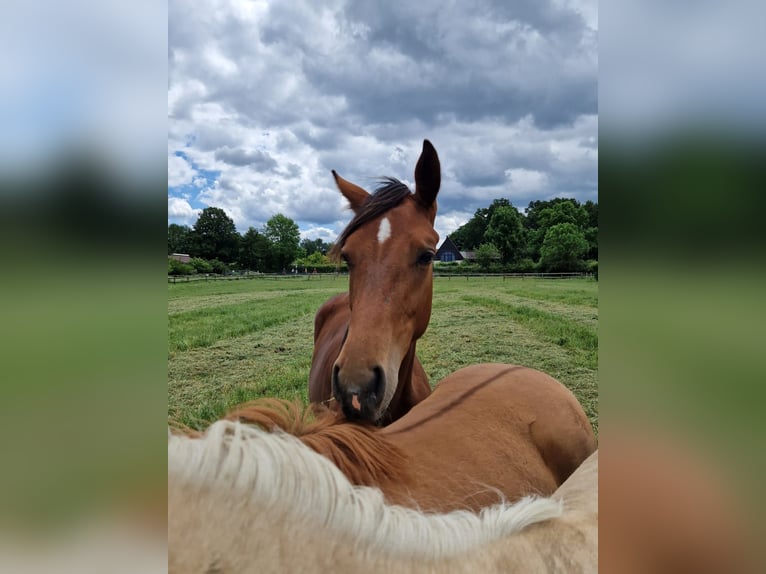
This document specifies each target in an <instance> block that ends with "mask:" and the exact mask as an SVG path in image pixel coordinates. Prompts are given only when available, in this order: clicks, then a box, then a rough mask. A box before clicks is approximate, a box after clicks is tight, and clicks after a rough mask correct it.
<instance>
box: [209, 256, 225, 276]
mask: <svg viewBox="0 0 766 574" xmlns="http://www.w3.org/2000/svg"><path fill="white" fill-rule="evenodd" d="M209 263H210V267H212V268H213V273H218V274H219V275H226V274H227V273H228V272H229V266H228V265H226V263H224V262H223V261H220V260H218V259H213V260H211V261H209Z"/></svg>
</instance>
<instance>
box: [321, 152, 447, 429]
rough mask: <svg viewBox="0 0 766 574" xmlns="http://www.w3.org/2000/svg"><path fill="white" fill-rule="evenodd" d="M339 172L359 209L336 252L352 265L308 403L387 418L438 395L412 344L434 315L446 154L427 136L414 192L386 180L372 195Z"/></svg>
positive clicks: (328, 320)
mask: <svg viewBox="0 0 766 574" xmlns="http://www.w3.org/2000/svg"><path fill="white" fill-rule="evenodd" d="M332 173H333V176H334V177H335V183H336V184H337V186H338V189H339V190H340V192H341V193H342V194H343V196H344V197H345V198H346V199H347V200H348V202H349V205H350V206H351V209H352V210H353V211H354V217H353V219H352V220H351V222H350V223H349V224H348V226H347V227H346V229H345V230H344V231H343V232H342V233H341V234H340V236H339V237H338V240H337V241H336V243H335V245H334V247H333V249H332V251H331V256H333V257H336V258H337V257H340V258H341V259H342V260H343V261H345V262H346V264H347V265H348V269H349V288H348V293H343V294H341V295H338V296H336V297H333V298H332V299H330V300H329V301H327V302H326V303H325V304H324V305H323V306H322V307H321V308H320V309H319V311H318V312H317V315H316V319H315V322H314V354H313V357H312V360H311V370H310V373H309V400H310V401H312V402H315V403H319V402H325V401H328V400H330V399H331V398H334V399H335V400H336V401H337V403H336V405H335V407H336V408H337V407H340V408H341V409H342V410H343V412H344V413H345V415H346V416H347V417H348V418H349V419H361V420H364V421H369V422H377V423H387V422H390V421H392V420H396V419H398V418H399V417H401V416H402V415H404V414H405V413H406V412H407V411H408V410H409V409H411V408H412V407H413V406H414V405H416V404H417V403H418V402H420V401H421V400H423V399H424V398H425V397H427V396H428V395H429V394H430V392H431V388H430V386H429V384H428V377H427V376H426V373H425V371H424V370H423V367H422V365H421V364H420V362H419V361H418V359H417V357H416V356H415V343H416V341H417V340H418V339H419V338H420V337H421V336H422V335H423V333H424V332H425V330H426V328H427V327H428V321H429V320H430V318H431V298H432V295H433V266H432V261H433V257H434V254H435V253H436V244H437V242H438V241H439V235H438V234H437V233H436V231H435V230H434V219H435V217H436V195H437V193H438V192H439V186H440V185H441V167H440V164H439V157H438V156H437V154H436V150H435V149H434V147H433V145H431V142H429V141H428V140H425V141H424V142H423V151H422V152H421V154H420V158H419V159H418V161H417V165H416V166H415V193H411V192H410V190H409V189H408V188H407V186H406V185H404V184H403V183H401V182H400V181H398V180H396V179H393V178H388V179H386V180H384V184H383V185H382V186H381V187H379V188H378V189H377V190H376V191H375V193H373V194H369V193H368V192H367V191H365V190H364V189H362V188H361V187H359V186H358V185H355V184H353V183H351V182H348V181H346V180H344V179H343V178H342V177H340V176H339V175H338V174H337V173H336V172H335V171H333V172H332Z"/></svg>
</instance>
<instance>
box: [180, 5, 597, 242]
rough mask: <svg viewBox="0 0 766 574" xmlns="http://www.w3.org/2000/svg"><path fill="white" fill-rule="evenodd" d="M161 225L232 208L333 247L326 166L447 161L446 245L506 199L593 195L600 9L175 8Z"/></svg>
mask: <svg viewBox="0 0 766 574" xmlns="http://www.w3.org/2000/svg"><path fill="white" fill-rule="evenodd" d="M168 18H169V37H168V116H169V133H168V221H169V222H170V223H182V224H188V225H192V224H193V223H194V222H195V221H196V217H197V214H198V213H199V211H200V210H201V209H202V208H204V207H207V206H216V207H221V208H223V209H224V210H225V211H226V212H227V213H228V214H229V215H230V216H231V217H232V218H233V219H234V222H235V223H236V225H237V228H238V229H239V231H240V232H244V231H245V230H247V228H248V227H250V226H253V227H256V228H260V227H261V226H262V225H263V224H264V223H265V222H266V221H267V220H268V219H269V218H270V217H271V216H272V215H274V214H276V213H283V214H284V215H287V216H288V217H290V218H292V219H294V220H296V221H297V222H298V224H299V226H300V228H301V232H302V235H303V236H304V237H311V238H315V237H321V238H323V239H325V240H333V239H334V238H335V236H336V235H337V234H338V232H339V231H340V230H342V228H343V227H344V226H345V224H346V223H347V222H348V220H349V219H350V212H349V211H348V210H347V209H346V206H345V203H344V201H343V199H342V197H341V195H340V193H339V192H338V191H337V189H336V188H335V186H334V183H333V179H332V176H331V173H330V170H332V169H335V170H337V171H338V172H339V173H340V174H341V175H342V176H343V177H345V178H346V179H350V180H351V181H354V182H356V183H359V184H360V185H362V186H363V187H366V188H367V189H371V188H373V187H374V184H375V178H376V177H378V176H385V175H390V176H395V177H398V178H400V179H402V180H403V181H405V182H407V183H409V184H410V185H411V184H412V179H413V170H414V166H415V162H416V161H417V158H418V154H419V153H420V149H421V145H422V141H423V139H424V138H428V139H430V140H431V142H433V144H434V146H435V147H436V149H437V151H438V153H439V157H440V159H441V163H442V187H441V192H440V194H439V213H438V216H437V220H436V228H437V231H438V232H439V233H440V235H441V237H442V238H444V237H445V236H446V235H447V234H448V233H450V232H451V231H454V230H455V229H456V228H457V227H459V226H460V225H461V224H463V223H465V222H466V221H467V220H468V219H469V218H470V217H471V216H472V215H473V213H474V211H475V210H476V209H478V208H480V207H486V206H487V205H489V203H491V201H492V200H493V199H495V198H499V197H505V198H508V199H510V200H511V202H512V203H513V204H514V205H515V206H517V207H519V208H524V207H526V206H527V204H528V203H529V202H530V201H531V200H536V199H549V198H552V197H562V196H566V197H575V198H577V199H579V200H580V201H586V200H588V199H590V200H597V192H598V175H597V163H598V116H597V114H598V101H597V95H598V87H597V75H598V57H597V56H598V19H597V3H596V1H595V0H511V1H508V0H497V1H495V2H493V1H489V0H476V1H474V2H457V1H448V2H444V1H443V0H438V1H436V0H418V1H417V2H413V1H412V0H407V1H399V0H388V1H386V2H380V1H377V0H373V1H369V2H367V1H354V2H352V1H344V0H303V1H301V0H295V1H290V2H284V1H283V2H276V1H272V2H270V1H258V0H256V1H248V0H204V1H202V0H194V1H192V0H171V1H170V4H169V8H168Z"/></svg>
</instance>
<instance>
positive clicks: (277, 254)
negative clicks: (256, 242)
mask: <svg viewBox="0 0 766 574" xmlns="http://www.w3.org/2000/svg"><path fill="white" fill-rule="evenodd" d="M263 234H264V235H265V236H266V238H267V239H268V240H269V241H270V242H271V253H272V256H273V264H274V267H275V269H276V270H277V271H281V270H282V269H287V267H289V266H290V264H291V263H292V262H293V261H294V260H295V257H296V256H297V255H298V248H299V246H300V241H301V234H300V230H299V229H298V224H297V223H295V222H294V221H293V220H292V219H290V218H289V217H285V216H284V215H282V214H281V213H278V214H277V215H275V216H274V217H272V218H271V219H269V220H268V221H267V222H266V227H265V228H264V230H263Z"/></svg>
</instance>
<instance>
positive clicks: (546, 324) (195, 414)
mask: <svg viewBox="0 0 766 574" xmlns="http://www.w3.org/2000/svg"><path fill="white" fill-rule="evenodd" d="M346 287H347V283H346V280H345V278H343V277H340V278H334V279H333V278H324V279H323V280H306V279H305V278H290V279H277V280H275V279H257V280H246V281H233V282H222V281H221V282H210V283H205V282H200V283H188V284H178V285H169V286H168V292H169V317H168V322H169V338H168V375H169V377H168V403H169V416H170V418H171V419H172V420H173V421H175V422H180V423H182V424H186V425H188V426H191V427H193V428H199V427H202V426H205V425H206V424H207V423H209V422H210V421H212V420H215V419H217V418H219V417H220V416H221V415H222V414H224V413H225V412H226V411H227V410H228V409H230V408H231V407H233V406H234V405H236V404H238V403H241V402H244V401H247V400H250V399H253V398H257V397H263V396H271V397H280V398H288V399H291V398H299V399H301V400H304V401H306V400H307V380H308V371H309V367H310V363H311V353H312V348H313V319H314V313H315V312H316V309H317V308H318V307H319V306H320V305H321V303H322V302H323V301H325V300H326V299H328V298H329V297H330V296H332V295H334V294H336V293H340V292H342V291H344V290H345V289H346ZM597 331H598V284H597V283H596V282H595V281H592V280H584V279H583V280H580V279H575V280H572V279H568V280H550V279H523V280H522V279H506V280H503V279H500V278H471V279H470V280H466V279H465V278H450V279H447V278H437V279H435V281H434V302H433V310H432V314H431V323H430V325H429V328H428V331H427V332H426V334H425V335H424V336H423V338H422V339H421V340H420V342H419V343H418V356H419V357H420V359H421V361H422V362H423V365H424V367H425V369H426V372H427V373H428V375H429V377H430V380H431V383H432V385H433V384H435V383H436V382H438V381H439V380H440V379H442V378H443V377H445V376H446V375H448V374H450V373H452V372H454V371H455V370H457V369H459V368H460V367H463V366H467V365H471V364H475V363H487V362H499V363H514V364H521V365H527V366H530V367H533V368H537V369H540V370H542V371H545V372H546V373H548V374H550V375H551V376H553V377H555V378H556V379H558V380H559V381H561V382H562V383H563V384H565V385H566V386H567V387H568V388H570V389H571V390H572V392H574V394H575V396H577V398H578V400H579V401H580V402H581V404H582V405H583V407H584V408H585V411H586V413H587V414H588V416H589V418H590V420H591V422H592V423H593V426H594V428H595V429H596V430H598V386H597V371H598V338H597Z"/></svg>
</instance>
